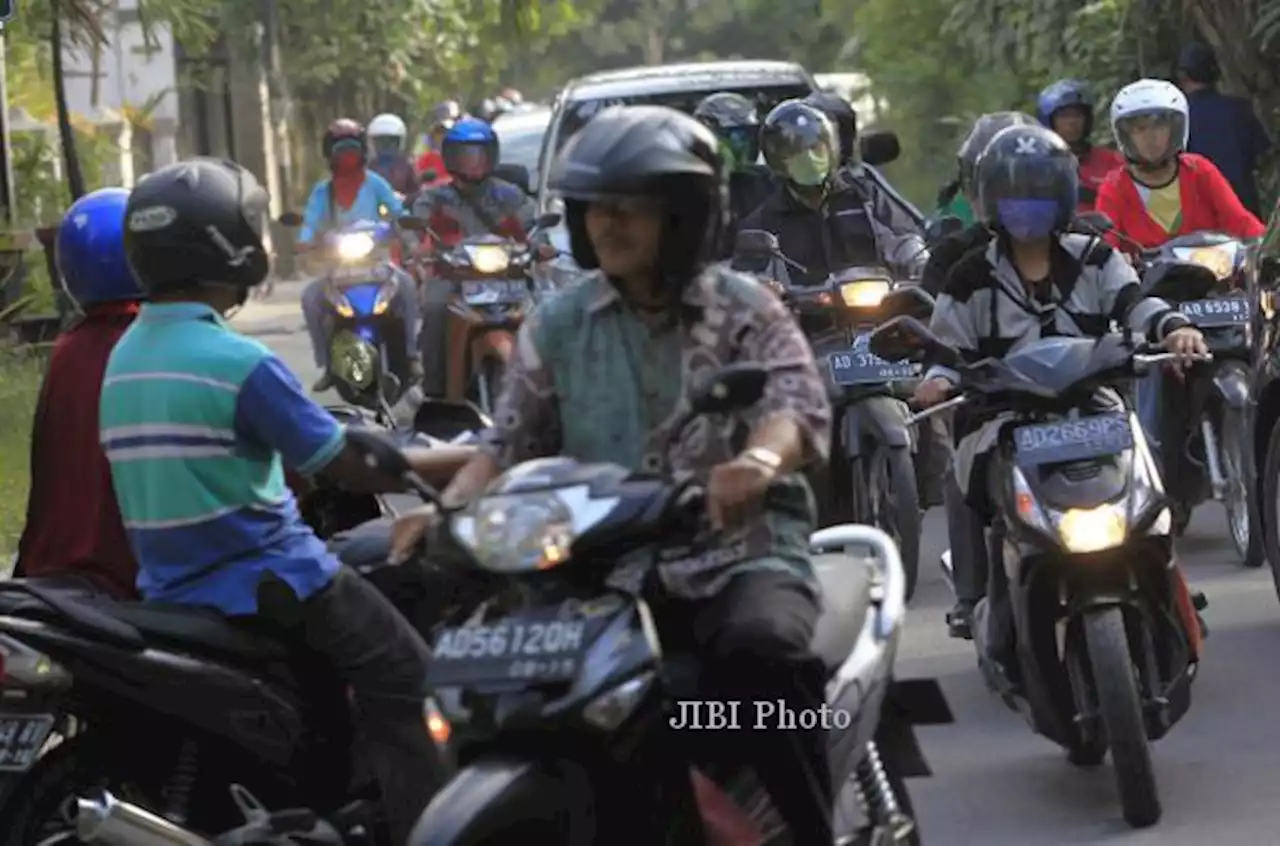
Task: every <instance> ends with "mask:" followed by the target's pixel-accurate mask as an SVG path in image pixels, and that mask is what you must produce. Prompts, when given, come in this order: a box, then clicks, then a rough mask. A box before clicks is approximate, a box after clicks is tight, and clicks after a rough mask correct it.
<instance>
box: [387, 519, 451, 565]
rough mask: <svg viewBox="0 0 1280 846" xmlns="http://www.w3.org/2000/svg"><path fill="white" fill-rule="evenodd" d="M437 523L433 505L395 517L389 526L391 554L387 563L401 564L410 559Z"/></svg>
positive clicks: (432, 531) (433, 530) (438, 521)
mask: <svg viewBox="0 0 1280 846" xmlns="http://www.w3.org/2000/svg"><path fill="white" fill-rule="evenodd" d="M439 523H440V512H439V511H437V510H436V507H435V506H434V505H424V506H422V507H421V508H416V509H414V510H413V511H409V512H406V513H404V514H401V515H400V516H399V517H397V518H396V519H395V522H394V523H392V524H391V552H390V554H389V555H388V556H387V563H389V564H403V563H404V562H406V561H408V560H409V559H410V558H412V557H413V554H414V552H416V551H417V550H418V547H419V545H420V544H421V543H422V542H423V541H424V540H426V539H427V538H428V537H429V536H430V535H432V534H433V533H434V532H435V529H436V527H437V526H438V525H439Z"/></svg>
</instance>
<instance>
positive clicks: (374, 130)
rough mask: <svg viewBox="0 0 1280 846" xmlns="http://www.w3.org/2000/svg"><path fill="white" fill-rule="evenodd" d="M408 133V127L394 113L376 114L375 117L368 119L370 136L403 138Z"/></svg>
mask: <svg viewBox="0 0 1280 846" xmlns="http://www.w3.org/2000/svg"><path fill="white" fill-rule="evenodd" d="M408 134H409V128H408V127H407V126H405V125H404V121H402V120H401V119H400V118H399V117H397V116H396V115H392V114H383V115H378V116H377V117H376V118H374V119H373V120H371V121H369V131H368V135H369V137H370V138H379V137H382V138H387V137H390V138H399V139H401V140H404V137H405V136H406V135H408Z"/></svg>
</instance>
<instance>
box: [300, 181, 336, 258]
mask: <svg viewBox="0 0 1280 846" xmlns="http://www.w3.org/2000/svg"><path fill="white" fill-rule="evenodd" d="M328 196H329V193H328V183H326V182H317V183H316V187H314V188H312V189H311V196H310V197H307V207H306V209H304V210H303V212H302V229H301V230H300V231H299V232H298V243H299V244H310V243H311V241H312V240H313V239H314V238H315V237H316V231H317V230H318V229H319V228H320V226H321V225H322V224H323V223H324V217H325V211H326V208H325V207H326V206H327V205H328V202H327V198H328Z"/></svg>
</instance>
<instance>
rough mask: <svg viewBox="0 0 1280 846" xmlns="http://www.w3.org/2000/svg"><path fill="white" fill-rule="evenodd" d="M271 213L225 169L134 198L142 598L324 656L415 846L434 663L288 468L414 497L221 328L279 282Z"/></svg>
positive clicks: (137, 191)
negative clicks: (346, 554) (255, 293)
mask: <svg viewBox="0 0 1280 846" xmlns="http://www.w3.org/2000/svg"><path fill="white" fill-rule="evenodd" d="M358 152H360V153H361V156H363V150H359V151H358ZM267 202H268V200H267V194H266V192H265V191H264V190H263V189H262V188H261V186H260V185H259V184H258V182H257V180H256V179H255V178H254V177H253V175H252V174H251V173H250V172H249V171H247V170H245V169H244V168H241V167H239V166H238V165H236V164H234V163H232V162H229V161H225V160H221V159H194V160H191V161H186V162H180V163H178V164H175V165H170V166H169V167H166V168H162V169H161V170H158V171H156V172H155V173H152V174H151V175H150V176H148V177H147V179H146V180H144V181H142V182H140V183H138V186H137V187H136V188H134V190H133V193H132V195H131V196H130V199H129V206H128V217H127V221H128V223H127V224H126V230H125V249H126V251H127V254H128V258H129V264H130V266H131V267H132V269H133V272H134V275H135V277H136V278H137V279H138V282H139V283H140V285H141V287H142V289H143V290H144V291H145V292H146V294H147V296H148V300H149V301H148V303H147V304H146V305H144V306H143V307H142V310H141V313H140V314H139V316H138V319H137V321H136V322H135V323H134V324H133V326H132V327H130V329H129V331H128V332H126V333H125V335H124V337H123V338H121V340H120V343H119V344H118V345H117V346H116V349H115V351H114V352H113V353H112V354H111V359H110V362H109V363H108V365H107V371H106V378H105V381H104V382H103V388H102V412H101V441H102V444H103V447H104V448H105V450H106V454H107V459H108V460H109V461H110V462H111V472H112V476H113V478H114V482H115V489H116V494H117V496H118V498H119V502H120V511H121V513H122V515H123V517H124V524H125V528H126V530H127V531H128V533H129V540H130V543H131V545H132V547H133V549H134V551H135V552H136V553H137V556H138V565H139V568H140V573H139V578H138V586H139V588H140V590H141V592H142V594H143V596H144V597H145V598H146V599H148V600H151V601H157V602H165V603H171V604H172V603H176V604H182V605H191V606H200V607H206V608H212V609H215V610H217V611H220V612H222V613H223V614H225V615H227V616H228V617H232V618H237V617H239V618H249V617H251V618H253V619H254V621H255V624H256V625H259V626H260V625H262V624H266V625H267V626H269V627H271V628H272V629H273V630H274V632H275V634H276V636H278V637H280V638H283V639H285V640H286V641H292V642H293V643H294V644H296V645H297V646H298V647H305V648H307V649H308V650H309V651H311V652H314V653H317V654H318V655H319V656H321V657H322V658H324V659H325V660H327V661H328V662H329V664H330V665H331V666H332V668H333V670H334V671H335V672H336V673H337V674H338V676H339V677H340V678H341V679H342V681H343V682H345V683H346V684H347V685H349V686H350V688H352V689H353V691H354V694H355V698H356V699H357V700H358V701H359V703H360V708H359V709H357V713H358V715H359V719H360V721H361V723H362V725H361V729H362V736H363V737H364V739H365V742H366V746H367V748H368V749H369V751H370V753H371V757H372V759H373V763H374V766H375V772H376V774H377V776H378V779H379V781H380V784H381V787H382V795H383V799H384V802H385V808H386V811H387V816H388V821H389V826H390V828H391V829H392V834H393V839H394V840H395V842H397V843H403V842H404V841H405V839H406V838H407V836H408V832H409V830H410V828H411V827H412V825H413V823H414V821H415V820H416V818H417V816H418V815H419V814H420V813H421V811H422V809H423V807H424V806H425V805H426V803H427V801H428V800H429V799H430V797H431V794H432V792H433V791H434V789H435V788H437V787H438V786H439V784H440V783H441V780H442V778H443V777H444V775H445V773H444V768H443V765H442V762H441V761H440V759H439V754H438V751H437V749H436V747H435V745H434V743H433V742H432V741H431V740H430V738H429V737H428V735H427V733H426V731H425V729H424V726H423V722H422V709H423V701H424V699H425V698H426V696H427V695H428V694H429V691H428V690H427V688H426V686H425V684H424V681H425V679H426V672H427V663H428V662H429V661H430V658H431V653H430V651H429V649H428V648H427V646H426V644H424V643H423V642H422V640H421V638H419V636H418V634H417V632H415V631H414V630H413V628H412V627H411V626H410V625H409V624H408V623H407V622H406V621H405V620H404V619H403V618H402V617H401V616H400V615H399V613H398V612H397V611H396V610H395V608H394V606H392V605H391V603H390V602H388V601H387V599H386V598H385V597H383V595H382V594H381V593H379V592H378V591H377V590H376V589H375V588H373V587H372V586H371V585H369V584H368V583H367V582H366V581H365V580H364V579H362V578H361V577H360V576H358V575H357V574H356V573H355V572H353V571H351V570H347V569H344V568H343V567H341V566H340V564H339V562H338V560H337V559H336V558H334V557H333V556H332V555H330V554H329V553H328V552H327V551H326V549H325V546H324V543H323V542H322V541H321V540H320V539H318V538H317V537H316V536H315V534H313V533H312V531H311V529H310V528H309V527H308V526H307V525H306V524H305V523H304V522H303V521H302V518H301V517H300V515H299V513H298V506H297V502H296V501H295V499H294V497H293V495H292V494H291V493H289V491H288V489H287V488H286V486H285V483H284V476H283V473H282V472H281V467H282V463H287V464H289V465H291V466H292V467H294V468H296V469H297V470H298V471H300V472H301V473H303V474H304V475H314V474H317V473H323V474H324V475H325V476H327V477H329V478H332V479H333V480H334V481H336V482H339V483H341V484H343V485H345V486H349V487H352V488H355V489H358V490H374V491H377V490H382V491H390V490H395V489H397V488H400V487H403V485H402V484H399V483H397V482H396V480H394V479H387V478H386V477H384V476H382V475H381V474H379V473H377V472H376V471H374V470H372V469H370V468H369V467H368V466H367V465H366V463H365V461H364V460H363V456H362V454H361V453H359V452H358V451H357V450H355V449H354V448H353V447H352V446H350V445H348V444H347V442H346V438H345V434H344V430H343V428H342V426H340V425H339V424H338V422H337V421H336V420H334V418H333V417H332V416H331V415H330V414H329V413H328V412H327V411H325V410H324V409H323V408H321V407H320V406H318V405H316V404H315V403H314V402H313V401H312V400H310V399H308V398H307V396H306V395H305V394H304V393H303V390H302V386H301V385H300V384H299V383H298V380H297V379H296V377H294V375H293V372H292V371H291V370H289V368H288V367H287V366H286V365H285V364H284V363H283V362H281V361H280V360H279V359H278V358H276V357H275V356H274V355H273V354H272V353H271V352H270V351H269V350H268V349H267V348H266V347H264V346H263V345H262V344H260V343H258V342H257V341H255V340H253V339H251V338H249V337H247V336H245V335H242V334H240V333H239V332H236V331H235V330H234V329H232V328H231V327H230V326H229V325H228V324H227V322H226V320H225V319H224V316H225V315H226V314H227V313H228V312H230V311H233V310H235V309H236V308H238V307H239V306H241V305H242V304H243V303H244V302H245V300H246V299H247V297H248V294H249V291H250V290H251V289H252V288H253V287H254V286H256V285H258V284H260V283H261V282H262V281H263V279H265V278H266V276H267V273H268V269H269V265H268V258H267V254H266V251H265V249H264V247H263V244H262V241H261V240H260V238H259V235H258V233H259V232H260V231H261V228H262V226H263V224H264V223H265V215H266V213H267Z"/></svg>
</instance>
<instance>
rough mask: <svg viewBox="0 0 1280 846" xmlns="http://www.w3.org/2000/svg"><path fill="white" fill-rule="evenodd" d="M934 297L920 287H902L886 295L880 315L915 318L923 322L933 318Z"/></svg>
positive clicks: (881, 302) (881, 303) (881, 304)
mask: <svg viewBox="0 0 1280 846" xmlns="http://www.w3.org/2000/svg"><path fill="white" fill-rule="evenodd" d="M933 305H934V301H933V296H932V295H931V294H930V293H929V292H928V291H926V290H925V289H924V288H921V287H920V286H919V285H902V286H900V287H897V288H894V289H893V290H892V291H890V292H889V293H887V294H885V295H884V299H882V300H881V301H880V313H881V314H882V315H883V316H884V317H902V316H906V317H914V318H915V319H916V320H919V321H921V322H923V321H925V320H928V319H929V318H931V317H933Z"/></svg>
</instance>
